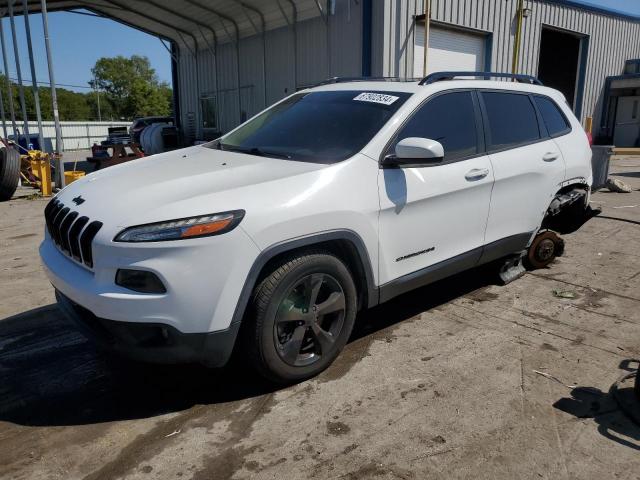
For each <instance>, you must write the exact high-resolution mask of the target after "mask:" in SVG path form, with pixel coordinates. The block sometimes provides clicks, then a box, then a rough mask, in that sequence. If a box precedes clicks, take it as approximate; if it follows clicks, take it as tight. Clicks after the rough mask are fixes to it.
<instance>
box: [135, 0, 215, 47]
mask: <svg viewBox="0 0 640 480" xmlns="http://www.w3.org/2000/svg"><path fill="white" fill-rule="evenodd" d="M138 1H139V0H138ZM143 2H144V3H149V4H151V5H153V6H154V7H156V8H157V9H159V10H164V11H165V12H167V13H169V14H171V15H175V16H176V17H178V18H181V19H182V20H184V21H185V22H189V23H193V24H194V25H196V26H197V27H198V28H200V27H202V28H206V29H207V30H209V32H210V33H211V35H212V36H213V38H214V40H216V38H217V36H216V32H215V31H214V30H213V29H212V28H211V27H210V26H209V25H208V24H206V23H203V22H199V21H197V20H194V19H193V18H190V17H188V16H186V15H184V14H182V13H180V12H178V11H176V10H174V9H172V8H167V7H165V6H163V5H161V4H159V3H158V2H156V1H155V0H143ZM200 33H201V34H202V31H201V32H200ZM193 38H194V39H195V37H193ZM203 38H204V35H203ZM207 43H208V42H207ZM196 48H197V46H196Z"/></svg>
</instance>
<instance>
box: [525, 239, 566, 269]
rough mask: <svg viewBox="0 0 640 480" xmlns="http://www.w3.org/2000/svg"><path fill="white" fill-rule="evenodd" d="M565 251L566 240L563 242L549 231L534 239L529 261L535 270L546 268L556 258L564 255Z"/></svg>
mask: <svg viewBox="0 0 640 480" xmlns="http://www.w3.org/2000/svg"><path fill="white" fill-rule="evenodd" d="M563 251H564V240H562V239H561V238H560V237H559V236H558V235H556V233H555V232H551V231H549V230H547V231H545V232H542V233H539V234H538V235H537V236H536V238H534V240H533V242H532V243H531V246H530V247H529V252H528V255H527V259H528V260H529V263H530V264H531V265H532V266H533V267H535V268H544V267H546V266H547V265H549V264H550V263H551V262H553V261H554V260H555V258H556V257H558V256H560V255H562V253H563Z"/></svg>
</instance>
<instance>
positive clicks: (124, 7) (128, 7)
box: [79, 0, 198, 49]
mask: <svg viewBox="0 0 640 480" xmlns="http://www.w3.org/2000/svg"><path fill="white" fill-rule="evenodd" d="M79 1H80V2H81V3H84V4H88V3H89V2H87V1H86V0H79ZM102 1H103V2H105V3H107V4H111V5H115V6H116V7H118V8H120V9H122V10H124V11H130V12H132V13H134V14H136V15H138V16H139V17H142V18H144V19H145V20H149V21H150V22H153V23H157V24H158V25H162V26H163V27H165V28H167V29H169V30H173V31H174V32H176V33H179V34H183V35H185V36H187V37H191V39H192V40H193V44H194V48H196V49H197V48H198V41H197V40H196V37H195V36H194V35H193V34H192V33H191V32H189V31H187V30H184V29H181V28H178V27H176V26H175V25H172V24H170V23H167V22H165V21H164V20H160V19H158V18H157V17H155V16H149V15H148V14H146V13H145V12H141V11H140V10H137V9H134V8H133V7H132V6H131V5H125V4H122V3H120V2H118V1H116V0H102ZM93 7H94V8H99V6H98V4H94V5H93ZM116 18H119V17H116ZM119 19H120V20H122V21H123V22H125V23H129V22H127V21H126V20H124V19H121V18H119ZM134 28H135V27H134ZM179 36H180V35H179ZM183 42H184V40H183ZM184 43H185V46H186V47H187V48H188V45H187V44H186V42H184Z"/></svg>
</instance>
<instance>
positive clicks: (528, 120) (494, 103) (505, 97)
mask: <svg viewBox="0 0 640 480" xmlns="http://www.w3.org/2000/svg"><path fill="white" fill-rule="evenodd" d="M482 98H483V100H484V106H485V110H486V114H487V120H488V125H487V126H486V127H485V128H486V129H487V134H488V135H487V137H488V138H487V141H488V147H489V149H490V150H493V151H496V150H505V149H507V148H515V147H517V146H520V145H526V144H528V143H532V142H535V141H537V140H539V139H540V138H541V135H540V128H539V126H538V117H537V115H536V110H535V108H534V106H533V103H531V100H530V98H529V95H522V94H518V93H502V92H482Z"/></svg>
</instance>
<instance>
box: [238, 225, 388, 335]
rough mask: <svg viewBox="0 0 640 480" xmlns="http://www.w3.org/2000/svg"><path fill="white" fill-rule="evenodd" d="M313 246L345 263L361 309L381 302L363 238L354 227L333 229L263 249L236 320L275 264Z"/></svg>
mask: <svg viewBox="0 0 640 480" xmlns="http://www.w3.org/2000/svg"><path fill="white" fill-rule="evenodd" d="M310 248H314V249H321V250H326V251H327V252H329V253H332V254H333V255H335V256H336V257H338V258H339V259H340V260H342V261H343V262H344V263H345V265H346V266H347V268H348V269H349V271H350V272H351V274H352V275H353V279H354V282H355V284H356V289H357V290H358V308H359V309H360V308H364V307H371V306H374V305H377V304H378V289H377V288H376V286H375V283H374V279H373V269H372V265H371V260H370V258H369V254H368V252H367V249H366V247H365V244H364V242H363V240H362V239H361V238H360V236H359V235H358V234H357V233H355V232H353V231H351V230H332V231H329V232H322V233H317V234H313V235H309V236H305V237H301V238H296V239H292V240H286V241H284V242H281V243H277V244H275V245H272V246H271V247H268V248H266V249H265V250H263V251H262V252H261V253H260V255H258V257H257V258H256V260H255V262H254V263H253V265H252V267H251V270H250V271H249V274H248V275H247V278H246V280H245V284H244V286H243V287H242V291H241V293H240V298H239V299H238V304H237V306H236V310H235V313H234V315H233V319H232V323H236V322H240V321H241V320H242V318H243V317H244V314H245V312H246V309H247V306H248V304H249V299H250V297H251V293H252V292H253V289H254V288H255V286H256V285H257V284H258V283H259V282H260V280H261V279H262V278H264V276H265V275H267V274H268V272H269V271H270V269H271V268H272V267H273V266H275V265H276V264H277V263H278V262H279V261H280V260H282V258H284V257H285V256H288V255H291V254H292V253H295V252H302V251H305V250H308V249H310Z"/></svg>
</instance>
